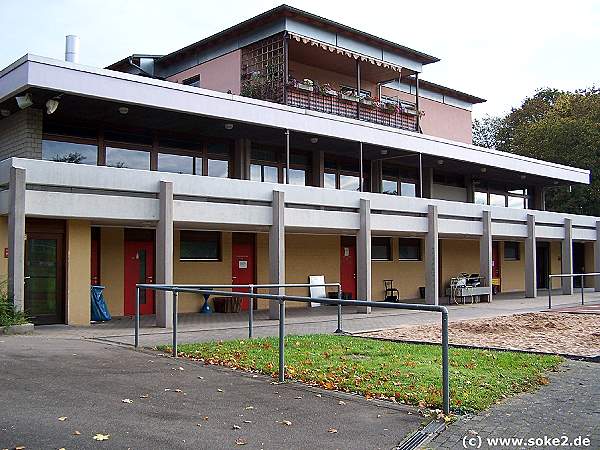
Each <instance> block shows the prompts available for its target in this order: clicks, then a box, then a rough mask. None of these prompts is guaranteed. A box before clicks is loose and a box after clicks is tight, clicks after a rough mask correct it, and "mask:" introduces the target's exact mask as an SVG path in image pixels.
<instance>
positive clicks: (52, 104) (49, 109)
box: [46, 98, 58, 114]
mask: <svg viewBox="0 0 600 450" xmlns="http://www.w3.org/2000/svg"><path fill="white" fill-rule="evenodd" d="M57 109H58V100H57V99H55V98H51V99H50V100H48V101H47V102H46V113H48V114H53V113H54V112H55V111H56V110H57Z"/></svg>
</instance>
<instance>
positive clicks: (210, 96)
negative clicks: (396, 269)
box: [0, 55, 590, 184]
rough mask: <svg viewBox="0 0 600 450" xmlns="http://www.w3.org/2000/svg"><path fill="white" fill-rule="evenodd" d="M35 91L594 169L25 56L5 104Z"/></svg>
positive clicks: (9, 81) (480, 157)
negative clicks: (18, 96)
mask: <svg viewBox="0 0 600 450" xmlns="http://www.w3.org/2000/svg"><path fill="white" fill-rule="evenodd" d="M29 88H40V89H48V90H53V91H58V92H63V93H69V94H73V95H79V96H84V97H88V98H97V99H104V100H109V101H115V102H121V103H123V104H132V105H139V106H143V107H148V108H156V109H161V110H167V111H177V112H181V113H186V114H192V115H198V116H204V117H211V118H219V119H223V120H228V121H238V122H244V123H248V124H254V125H260V126H265V127H271V128H280V129H289V130H291V131H297V132H301V133H309V134H313V135H320V136H329V137H332V138H337V139H342V140H347V141H354V142H359V141H360V142H363V143H366V144H371V145H376V146H383V147H389V148H396V149H400V150H404V151H408V152H415V153H422V154H424V155H429V156H433V157H437V158H448V159H452V160H455V161H463V162H465V163H471V164H480V165H482V166H489V167H496V168H498V169H503V170H510V171H514V172H519V173H522V174H530V175H535V176H539V175H540V174H543V176H544V177H546V178H548V179H553V180H557V181H560V182H561V183H583V184H589V182H590V171H589V170H585V169H579V168H575V167H569V166H564V165H560V164H555V163H551V162H547V161H540V160H536V159H533V158H527V157H525V156H520V155H515V154H511V153H504V152H499V151H496V150H491V149H487V148H482V147H476V146H473V145H468V144H464V143H460V142H455V141H450V140H447V139H442V138H438V137H434V136H428V135H423V134H419V133H414V132H410V131H405V130H399V129H395V128H390V127H386V126H381V125H376V124H371V123H367V122H361V121H358V120H354V119H347V118H343V117H338V116H333V115H329V114H324V113H319V112H315V111H309V110H304V109H299V108H293V107H289V106H286V105H280V104H276V103H270V102H266V101H261V100H255V99H251V98H246V97H240V96H237V95H231V94H224V93H221V92H216V91H211V90H207V89H200V88H195V87H189V86H184V85H181V84H176V83H172V82H168V81H161V80H155V79H150V78H145V77H140V76H136V75H130V74H126V73H122V72H115V71H111V70H106V69H98V68H94V67H88V66H83V65H79V64H74V63H70V62H65V61H59V60H54V59H49V58H44V57H39V56H34V55H26V56H24V57H23V58H21V59H19V60H18V61H16V62H15V63H13V64H11V65H10V66H8V67H7V68H6V69H4V70H2V71H0V103H1V102H3V101H5V100H6V99H8V98H10V97H11V96H15V95H17V94H18V93H19V92H22V91H25V90H27V89H29Z"/></svg>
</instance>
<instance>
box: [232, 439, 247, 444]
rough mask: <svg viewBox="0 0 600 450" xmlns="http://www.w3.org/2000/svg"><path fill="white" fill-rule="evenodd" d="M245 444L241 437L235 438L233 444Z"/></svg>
mask: <svg viewBox="0 0 600 450" xmlns="http://www.w3.org/2000/svg"><path fill="white" fill-rule="evenodd" d="M246 444H247V442H246V441H244V440H242V439H237V440H236V441H235V445H246Z"/></svg>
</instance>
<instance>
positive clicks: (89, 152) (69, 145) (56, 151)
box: [42, 139, 98, 165]
mask: <svg viewBox="0 0 600 450" xmlns="http://www.w3.org/2000/svg"><path fill="white" fill-rule="evenodd" d="M42 159H44V160H46V161H57V162H69V163H74V164H91V165H96V163H97V161H98V147H97V146H96V145H95V144H80V143H75V142H62V141H51V140H48V139H44V140H42Z"/></svg>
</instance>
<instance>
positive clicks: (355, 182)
mask: <svg viewBox="0 0 600 450" xmlns="http://www.w3.org/2000/svg"><path fill="white" fill-rule="evenodd" d="M340 189H341V190H342V191H359V190H360V178H359V177H357V176H354V175H340Z"/></svg>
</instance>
